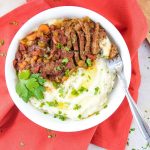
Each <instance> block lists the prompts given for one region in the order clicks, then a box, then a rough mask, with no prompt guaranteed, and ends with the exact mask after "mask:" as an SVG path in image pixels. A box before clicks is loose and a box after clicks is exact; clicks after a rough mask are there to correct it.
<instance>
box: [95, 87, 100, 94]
mask: <svg viewBox="0 0 150 150" xmlns="http://www.w3.org/2000/svg"><path fill="white" fill-rule="evenodd" d="M94 90H95V91H94V95H97V94H99V93H100V88H99V87H96V88H95V89H94Z"/></svg>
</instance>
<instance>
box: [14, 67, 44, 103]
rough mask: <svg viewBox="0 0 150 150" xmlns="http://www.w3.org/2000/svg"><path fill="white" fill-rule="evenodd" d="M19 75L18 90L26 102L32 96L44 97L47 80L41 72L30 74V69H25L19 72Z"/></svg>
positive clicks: (38, 98)
mask: <svg viewBox="0 0 150 150" xmlns="http://www.w3.org/2000/svg"><path fill="white" fill-rule="evenodd" d="M18 77H19V82H18V83H17V85H16V92H17V94H18V95H19V96H20V97H21V98H22V99H23V100H24V101H25V102H28V101H29V99H30V98H31V97H35V98H36V99H37V100H40V99H43V98H44V95H43V92H44V91H45V88H44V86H43V85H44V83H45V80H44V79H43V78H42V77H41V76H40V75H39V74H32V75H30V71H29V70H23V71H22V72H19V73H18Z"/></svg>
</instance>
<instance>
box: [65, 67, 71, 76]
mask: <svg viewBox="0 0 150 150" xmlns="http://www.w3.org/2000/svg"><path fill="white" fill-rule="evenodd" d="M69 72H70V71H69V69H67V70H66V71H65V76H67V77H68V76H69Z"/></svg>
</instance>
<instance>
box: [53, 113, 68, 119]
mask: <svg viewBox="0 0 150 150" xmlns="http://www.w3.org/2000/svg"><path fill="white" fill-rule="evenodd" d="M54 118H58V119H60V120H62V121H65V120H66V119H67V116H66V114H62V112H61V111H59V112H58V113H57V114H54Z"/></svg>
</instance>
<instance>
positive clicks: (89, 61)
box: [86, 58, 92, 67]
mask: <svg viewBox="0 0 150 150" xmlns="http://www.w3.org/2000/svg"><path fill="white" fill-rule="evenodd" d="M86 64H87V66H88V67H91V66H92V61H91V59H89V58H87V59H86Z"/></svg>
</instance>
